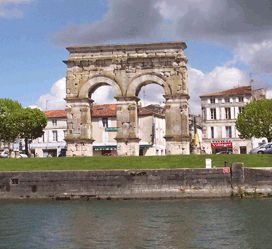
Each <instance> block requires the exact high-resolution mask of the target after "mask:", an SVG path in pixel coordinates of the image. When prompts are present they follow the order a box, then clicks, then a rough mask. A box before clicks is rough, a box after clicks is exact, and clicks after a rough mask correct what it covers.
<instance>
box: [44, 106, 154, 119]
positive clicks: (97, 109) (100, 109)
mask: <svg viewBox="0 0 272 249" xmlns="http://www.w3.org/2000/svg"><path fill="white" fill-rule="evenodd" d="M138 111H139V115H152V114H153V112H151V111H149V110H147V109H145V108H143V107H138ZM44 114H45V116H46V117H47V118H57V117H66V110H52V111H44ZM115 116H116V104H109V105H93V107H92V117H115Z"/></svg>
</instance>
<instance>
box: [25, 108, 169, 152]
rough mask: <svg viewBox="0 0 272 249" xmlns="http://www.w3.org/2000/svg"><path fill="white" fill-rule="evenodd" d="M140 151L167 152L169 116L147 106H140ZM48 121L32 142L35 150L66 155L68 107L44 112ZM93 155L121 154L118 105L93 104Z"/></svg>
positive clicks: (32, 147)
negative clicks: (42, 131) (42, 133)
mask: <svg viewBox="0 0 272 249" xmlns="http://www.w3.org/2000/svg"><path fill="white" fill-rule="evenodd" d="M138 110H139V111H138V117H139V118H138V122H139V123H138V127H139V128H138V135H139V138H140V142H139V152H140V155H141V156H148V155H165V139H164V138H163V137H164V135H165V116H164V114H163V113H156V112H152V111H150V110H148V109H146V108H142V107H139V108H138ZM44 113H45V115H46V117H47V119H48V123H47V126H46V128H45V130H44V135H43V136H42V137H40V138H38V139H35V140H34V141H33V142H32V143H31V144H30V150H31V153H33V154H35V155H36V156H38V157H46V156H48V154H50V155H51V156H59V155H64V154H65V150H66V142H65V136H66V135H67V115H66V111H65V110H53V111H45V112H44ZM91 117H92V134H93V139H94V142H93V155H94V156H101V155H103V154H105V153H114V154H115V155H116V154H117V142H116V140H115V137H116V135H117V119H116V105H115V104H110V105H93V107H92V111H91Z"/></svg>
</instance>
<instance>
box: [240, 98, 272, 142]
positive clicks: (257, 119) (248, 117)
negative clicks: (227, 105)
mask: <svg viewBox="0 0 272 249" xmlns="http://www.w3.org/2000/svg"><path fill="white" fill-rule="evenodd" d="M236 128H237V130H238V131H239V132H240V135H239V137H240V138H242V139H250V138H252V137H256V138H262V137H266V138H267V140H268V141H269V142H271V141H272V99H270V100H269V99H262V100H259V101H252V102H251V103H249V104H247V105H246V106H245V108H244V109H243V111H242V113H240V114H239V115H238V119H237V120H236Z"/></svg>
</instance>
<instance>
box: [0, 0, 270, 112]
mask: <svg viewBox="0 0 272 249" xmlns="http://www.w3.org/2000/svg"><path fill="white" fill-rule="evenodd" d="M271 12H272V4H271V1H270V0H262V1H256V0H247V1H242V0H190V1H187V0H137V1H136V0H108V1H107V0H89V1H88V0H77V1H75V0H0V26H1V52H0V65H1V66H0V75H1V79H0V82H1V85H0V86H1V88H0V89H1V90H0V98H10V99H14V100H18V101H19V102H20V103H21V104H22V105H23V106H24V107H27V106H29V105H38V106H40V107H41V108H42V109H43V110H45V109H46V108H47V109H62V108H65V101H64V100H63V98H64V97H65V76H66V65H65V64H64V63H63V62H62V61H63V60H67V59H68V57H69V53H68V51H67V50H66V49H65V47H66V46H71V45H93V44H108V43H111V44H112V43H133V42H160V41H179V40H182V41H185V42H186V44H187V49H186V50H185V54H186V56H187V57H188V59H189V62H188V64H187V66H188V75H189V85H188V88H189V94H190V97H191V99H190V102H189V103H190V109H191V111H192V112H193V113H196V114H198V113H200V99H199V95H202V94H206V93H211V92H215V91H222V90H226V89H229V88H232V87H236V86H242V85H249V82H250V77H249V75H250V73H252V78H253V79H254V83H255V88H260V87H264V88H266V89H267V92H268V94H267V96H268V98H271V97H272V77H271V72H272V15H271ZM143 89H145V100H144V102H145V104H149V103H162V102H163V97H162V94H163V92H162V89H161V88H160V87H158V86H155V85H150V86H146V87H145V88H143ZM113 96H114V92H113V90H112V89H110V88H106V89H104V90H103V89H100V88H99V89H98V90H97V92H95V96H94V98H95V101H96V102H97V103H100V104H101V103H110V102H112V101H114V99H113ZM140 97H141V98H142V99H143V91H141V93H140ZM142 101H143V100H142Z"/></svg>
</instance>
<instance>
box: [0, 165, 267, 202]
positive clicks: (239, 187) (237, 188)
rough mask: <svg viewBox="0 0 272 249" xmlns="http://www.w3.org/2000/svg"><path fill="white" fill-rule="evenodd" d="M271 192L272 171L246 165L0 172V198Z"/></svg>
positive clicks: (186, 196)
mask: <svg viewBox="0 0 272 249" xmlns="http://www.w3.org/2000/svg"><path fill="white" fill-rule="evenodd" d="M250 194H252V196H254V195H255V196H257V195H258V196H261V195H262V196H271V195H272V171H271V170H262V169H252V168H245V167H244V165H243V163H233V164H232V166H231V168H229V167H225V168H211V169H204V168H202V169H201V168H196V169H188V168H187V169H186V168H185V169H155V170H152V169H149V170H148V169H145V170H139V169H138V170H94V171H92V170H82V171H32V172H31V171H10V172H0V198H2V199H12V198H26V199H47V198H51V199H53V200H76V199H82V200H89V199H138V198H139V199H148V198H150V199H160V198H192V197H197V198H201V197H208V198H211V197H213V198H214V197H230V196H237V197H243V196H250Z"/></svg>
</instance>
